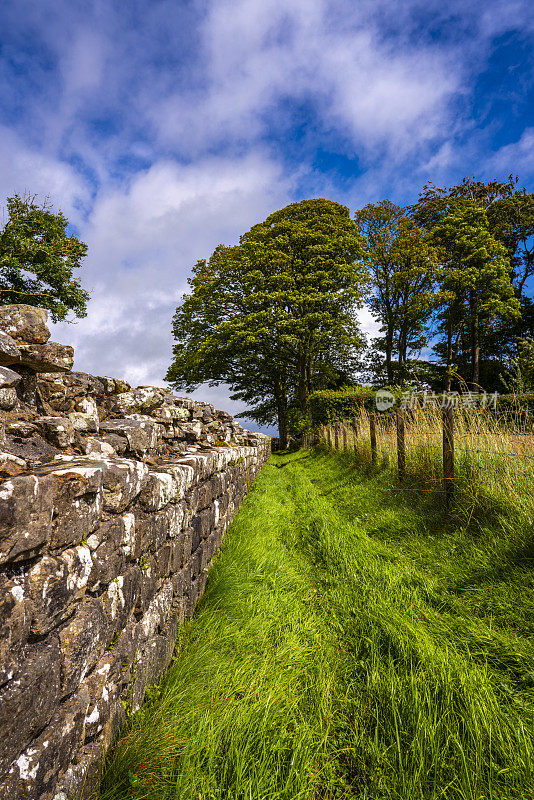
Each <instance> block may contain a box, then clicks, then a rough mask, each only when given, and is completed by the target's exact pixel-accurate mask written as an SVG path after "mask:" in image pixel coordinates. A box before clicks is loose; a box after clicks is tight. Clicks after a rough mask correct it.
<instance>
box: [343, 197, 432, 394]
mask: <svg viewBox="0 0 534 800" xmlns="http://www.w3.org/2000/svg"><path fill="white" fill-rule="evenodd" d="M356 221H357V223H358V225H359V226H360V230H361V231H362V233H363V234H364V236H365V239H366V253H367V255H366V263H367V265H368V267H369V272H370V275H371V280H372V293H371V297H370V299H369V306H370V308H371V310H372V312H373V313H374V315H375V316H376V318H377V319H378V320H379V321H380V323H381V326H382V333H383V337H382V339H381V340H379V341H378V343H377V344H378V347H379V349H381V350H382V351H383V352H384V355H385V367H386V376H387V382H388V383H389V384H392V383H393V381H394V380H395V379H396V380H399V381H400V382H402V381H404V380H405V379H406V377H407V372H408V357H409V355H410V353H411V352H416V351H417V350H420V349H421V347H423V345H424V344H425V343H426V324H427V322H428V320H429V318H430V316H431V314H432V310H433V306H434V299H435V290H434V286H435V279H436V268H437V255H436V248H435V247H434V245H433V243H432V241H431V239H430V236H429V234H428V232H427V231H425V230H423V229H421V228H420V227H418V226H417V225H416V224H415V222H414V221H413V219H411V218H410V217H409V216H408V215H407V214H406V212H405V209H403V208H401V207H400V206H397V205H395V204H394V203H392V202H390V201H389V200H383V201H382V202H380V203H377V204H376V205H373V204H369V205H367V206H365V207H364V208H363V209H361V210H360V211H358V212H356ZM395 355H396V356H397V369H395V370H394V356H395Z"/></svg>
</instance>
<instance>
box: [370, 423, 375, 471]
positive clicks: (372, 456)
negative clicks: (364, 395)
mask: <svg viewBox="0 0 534 800" xmlns="http://www.w3.org/2000/svg"><path fill="white" fill-rule="evenodd" d="M369 432H370V434H371V461H372V463H373V464H374V463H375V461H376V419H375V414H374V411H371V413H370V415H369Z"/></svg>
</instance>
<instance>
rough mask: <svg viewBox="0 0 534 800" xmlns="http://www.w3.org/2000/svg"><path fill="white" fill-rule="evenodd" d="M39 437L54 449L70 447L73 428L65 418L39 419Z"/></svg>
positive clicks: (72, 439)
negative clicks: (53, 446) (54, 447)
mask: <svg viewBox="0 0 534 800" xmlns="http://www.w3.org/2000/svg"><path fill="white" fill-rule="evenodd" d="M37 425H38V426H39V429H40V432H41V435H42V436H43V437H44V438H45V439H46V440H47V441H49V442H50V443H51V444H53V445H55V446H56V447H60V448H64V447H70V445H71V444H72V443H73V442H74V428H73V426H72V424H71V422H70V420H69V419H68V418H67V417H40V418H39V419H38V420H37Z"/></svg>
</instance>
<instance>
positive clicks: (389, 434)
mask: <svg viewBox="0 0 534 800" xmlns="http://www.w3.org/2000/svg"><path fill="white" fill-rule="evenodd" d="M374 418H375V425H376V464H377V465H378V466H380V467H382V468H384V467H388V466H389V467H391V468H395V466H396V463H397V431H396V412H395V411H394V410H393V411H389V412H377V413H376V414H375V415H374ZM404 420H405V449H406V482H407V484H408V485H410V484H412V485H414V487H415V486H417V487H418V488H420V489H424V488H434V489H435V488H436V486H437V485H439V484H441V483H442V481H443V427H442V409H441V408H440V407H438V406H427V407H425V408H416V409H409V410H406V411H404ZM337 427H338V449H343V446H344V443H345V444H346V447H347V449H349V450H351V451H353V452H354V453H355V454H356V456H357V458H358V460H359V461H360V462H363V463H368V464H371V462H372V453H371V436H370V415H369V413H368V412H367V411H366V410H365V409H361V411H360V413H359V415H358V417H356V418H355V419H354V420H351V421H347V422H343V423H338V426H337ZM319 435H320V438H321V439H322V441H324V442H325V444H327V445H328V446H330V447H335V426H334V425H330V426H321V429H320V431H319ZM454 453H455V459H454V460H455V473H454V480H455V483H456V484H457V485H460V484H461V485H462V488H463V490H464V491H468V492H471V493H474V494H476V495H477V496H478V495H479V494H480V493H481V492H483V493H484V492H488V491H489V492H490V493H492V494H497V495H500V496H502V497H506V499H508V500H512V501H513V502H516V503H517V502H521V503H523V502H525V501H526V499H527V498H530V495H531V494H532V493H533V489H534V427H533V419H532V415H531V413H530V412H529V411H528V410H526V409H520V408H518V409H517V410H514V411H509V412H500V413H497V412H495V411H492V410H488V409H482V408H471V409H465V408H461V409H455V410H454Z"/></svg>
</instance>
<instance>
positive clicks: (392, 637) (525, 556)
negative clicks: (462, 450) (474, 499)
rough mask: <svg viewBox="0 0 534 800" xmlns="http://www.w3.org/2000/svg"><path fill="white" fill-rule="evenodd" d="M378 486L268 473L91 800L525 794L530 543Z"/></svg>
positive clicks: (320, 460)
mask: <svg viewBox="0 0 534 800" xmlns="http://www.w3.org/2000/svg"><path fill="white" fill-rule="evenodd" d="M393 487H394V483H392V481H391V477H390V475H389V473H388V472H387V471H385V472H380V471H376V472H373V473H369V472H367V473H365V472H364V471H362V470H361V469H357V468H356V467H355V464H354V461H353V460H352V458H351V457H350V456H348V455H342V454H336V455H332V454H326V453H325V454H321V453H309V452H308V453H305V452H300V453H297V454H295V455H293V456H278V457H273V459H272V461H271V464H270V465H269V466H267V467H266V468H265V470H264V472H263V473H262V475H261V476H260V478H259V479H258V481H257V483H256V486H255V487H254V490H253V492H252V493H251V494H250V496H249V497H248V499H247V501H246V503H245V505H244V507H243V509H242V510H241V512H240V514H239V515H238V517H237V519H236V520H235V522H234V523H233V525H232V526H231V528H230V530H229V531H228V534H227V538H226V543H225V546H224V548H223V552H222V554H221V556H220V558H219V560H218V562H217V565H216V567H215V569H214V570H213V571H212V573H211V576H210V580H209V582H208V589H207V592H206V595H205V597H204V599H203V601H202V605H201V608H200V609H199V612H198V613H197V615H196V616H195V619H194V621H193V622H192V623H190V624H189V625H188V626H187V627H186V629H185V630H184V632H183V638H182V642H181V651H180V653H179V656H178V658H177V659H176V661H175V663H174V665H173V667H172V668H171V670H170V672H169V674H168V675H167V677H166V679H165V680H164V682H163V683H162V684H161V685H160V686H159V687H158V688H157V689H155V690H153V692H152V695H151V699H150V701H149V702H148V703H147V704H146V705H145V706H144V707H143V709H142V710H141V711H140V712H138V714H137V715H135V717H134V718H133V719H132V720H131V723H130V726H129V729H128V730H126V731H125V732H124V734H123V736H122V738H121V739H120V740H119V743H118V745H117V747H116V748H115V751H114V754H113V756H112V757H111V758H110V760H109V763H108V768H107V772H106V775H105V779H104V782H103V786H102V792H101V800H111V798H113V800H121V799H122V798H132V799H133V798H135V800H141V798H147V799H150V800H152V799H153V800H156V798H158V800H159V799H160V798H161V800H166V799H167V798H169V800H170V798H176V799H177V798H204V799H205V800H208V798H210V799H211V798H214V799H215V798H217V799H218V798H221V799H222V798H228V799H230V798H232V800H234V798H235V799H236V800H238V799H239V800H241V798H243V800H244V799H245V798H248V799H249V800H252V799H254V800H256V799H258V800H259V798H262V799H263V798H265V800H267V799H269V800H274V799H275V798H284V800H286V799H287V800H290V798H291V799H292V798H341V797H354V798H398V799H399V800H400V798H403V799H404V798H407V799H411V798H413V799H414V800H415V798H417V799H418V800H433V799H434V798H442V797H443V798H453V799H456V798H458V800H459V799H460V798H461V799H462V800H464V798H465V800H467V798H469V800H473V799H474V798H476V799H477V800H486V799H490V798H494V799H495V800H497V798H499V800H501V799H502V798H529V797H534V791H533V789H532V786H533V783H534V780H533V778H534V776H533V771H534V727H533V722H534V645H533V642H532V638H531V636H532V628H533V620H534V614H533V612H534V601H533V595H534V593H533V587H534V580H533V575H534V573H533V571H532V565H533V564H534V560H533V559H534V545H533V541H532V530H531V526H530V525H529V524H528V522H527V521H526V520H523V524H521V525H520V524H519V521H520V520H519V517H515V518H514V516H513V514H512V516H511V512H510V510H509V513H503V514H502V516H501V517H499V514H498V513H497V512H496V513H495V514H493V515H492V516H486V518H485V519H484V518H482V517H479V518H477V516H476V515H473V516H472V518H471V520H470V522H469V525H465V524H464V523H462V524H460V523H459V522H458V520H456V521H454V518H453V519H452V520H451V519H450V518H449V519H447V518H446V517H445V516H444V514H443V511H442V510H441V508H440V505H439V503H438V502H437V497H438V496H437V495H436V496H433V495H432V493H430V492H426V493H421V495H417V494H415V493H414V492H401V491H398V490H396V489H394V488H393Z"/></svg>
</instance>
